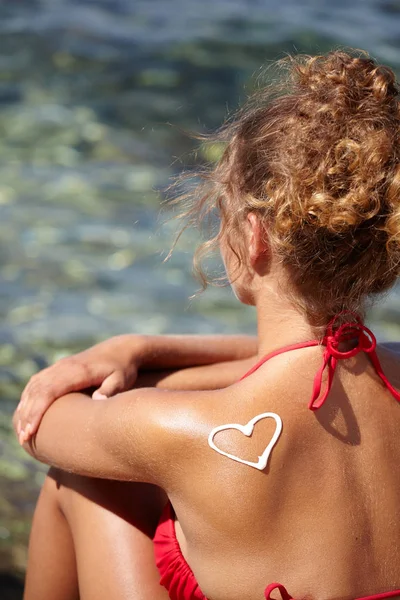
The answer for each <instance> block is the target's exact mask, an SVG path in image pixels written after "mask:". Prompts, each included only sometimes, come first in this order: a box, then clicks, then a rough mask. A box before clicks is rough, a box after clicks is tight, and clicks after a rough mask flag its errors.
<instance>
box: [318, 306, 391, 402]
mask: <svg viewBox="0 0 400 600" xmlns="http://www.w3.org/2000/svg"><path fill="white" fill-rule="evenodd" d="M346 316H348V317H350V319H351V320H349V321H346V322H345V323H343V324H342V325H337V321H338V320H339V319H340V318H341V317H346ZM355 339H356V340H357V344H356V346H354V347H353V348H351V350H346V351H342V350H340V349H339V347H340V344H341V343H343V342H348V341H350V340H355ZM322 344H323V345H324V346H326V348H325V351H324V354H323V363H322V365H321V367H320V369H318V371H317V373H316V375H315V379H314V385H313V393H312V396H311V400H310V402H309V404H308V408H309V409H310V410H313V411H316V410H318V409H319V408H321V406H322V405H323V404H324V402H325V400H326V399H327V397H328V394H329V392H330V391H331V387H332V382H333V376H334V374H335V370H336V366H337V363H338V360H345V359H346V358H352V357H353V356H356V355H357V354H359V353H360V352H366V353H367V354H368V355H369V358H370V360H371V362H372V364H373V366H374V368H375V371H376V373H377V374H378V375H379V377H380V378H381V380H382V382H383V383H384V385H385V386H386V387H387V388H388V389H389V391H390V392H391V393H392V395H393V396H394V397H395V398H396V400H397V401H398V402H400V393H399V392H398V391H397V390H396V389H395V388H394V387H393V386H392V384H391V383H390V381H389V380H388V379H387V377H386V375H385V374H384V372H383V369H382V365H381V363H380V361H379V358H378V356H377V354H376V338H375V336H374V334H373V333H372V331H371V330H370V329H369V328H368V327H367V326H366V325H364V324H363V322H362V320H361V317H360V316H359V315H357V314H355V313H352V312H347V311H346V312H343V313H339V314H338V315H336V316H335V317H334V318H333V319H332V321H330V323H329V325H328V328H327V331H326V335H325V337H324V339H323V341H322ZM325 369H328V380H327V384H326V389H325V391H324V392H323V393H322V394H321V388H322V376H323V374H324V371H325Z"/></svg>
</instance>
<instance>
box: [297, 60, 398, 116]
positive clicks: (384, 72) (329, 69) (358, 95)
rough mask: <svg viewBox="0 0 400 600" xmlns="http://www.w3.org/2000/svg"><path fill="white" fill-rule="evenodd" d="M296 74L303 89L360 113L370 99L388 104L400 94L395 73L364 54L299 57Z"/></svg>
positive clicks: (298, 83) (299, 85)
mask: <svg viewBox="0 0 400 600" xmlns="http://www.w3.org/2000/svg"><path fill="white" fill-rule="evenodd" d="M292 66H293V63H292ZM292 73H293V76H294V81H295V82H296V83H297V85H298V87H299V88H303V90H311V91H313V92H315V93H316V94H317V95H319V96H320V98H321V100H325V101H326V102H329V101H331V102H335V101H337V102H338V103H343V104H345V106H346V109H347V110H348V109H349V108H350V107H351V106H352V107H353V109H354V110H360V108H362V106H363V103H365V102H366V101H368V99H370V100H371V101H375V102H385V101H391V100H393V99H395V98H397V97H398V94H399V90H398V87H397V85H396V79H395V75H394V73H393V71H392V70H391V69H390V68H388V67H386V66H384V65H378V64H376V62H375V61H374V60H373V59H372V58H370V57H369V56H368V54H367V53H366V52H363V51H361V50H360V51H354V50H353V51H352V53H351V54H350V53H349V52H345V51H334V52H330V53H328V54H326V55H323V56H313V57H311V56H303V57H302V60H299V57H297V58H296V59H295V62H294V69H293V71H292Z"/></svg>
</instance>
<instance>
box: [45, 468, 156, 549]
mask: <svg viewBox="0 0 400 600" xmlns="http://www.w3.org/2000/svg"><path fill="white" fill-rule="evenodd" d="M47 479H48V480H50V481H49V483H48V484H47V485H48V487H50V488H51V489H52V490H53V491H54V490H57V492H56V493H57V500H58V503H59V506H60V509H61V511H62V512H63V513H64V515H65V516H66V517H67V518H68V517H71V516H72V514H73V512H76V510H79V511H81V510H82V507H83V505H84V506H85V512H86V511H87V510H90V509H91V508H92V509H95V508H96V510H97V509H99V508H101V509H102V511H101V513H102V516H105V514H107V512H108V513H109V514H110V515H116V516H118V517H119V518H122V519H123V520H124V521H126V522H127V523H128V524H129V525H131V526H134V527H136V528H138V529H140V530H141V531H142V532H143V533H145V534H146V535H148V536H149V537H153V535H154V531H155V528H156V526H157V523H158V521H159V518H160V515H161V512H162V509H163V507H164V506H165V503H166V500H167V496H166V494H165V492H164V491H163V490H161V489H160V488H158V487H157V486H154V485H151V484H146V483H137V482H124V481H112V480H107V479H95V478H91V477H85V476H81V475H75V474H73V473H67V472H65V471H60V470H59V469H56V468H53V467H52V468H51V469H50V470H49V473H48V477H47ZM45 485H46V482H45Z"/></svg>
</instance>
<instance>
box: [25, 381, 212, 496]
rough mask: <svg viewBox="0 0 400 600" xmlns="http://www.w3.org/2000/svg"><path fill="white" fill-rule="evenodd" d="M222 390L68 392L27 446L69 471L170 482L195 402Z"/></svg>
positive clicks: (37, 455) (50, 463)
mask: <svg viewBox="0 0 400 600" xmlns="http://www.w3.org/2000/svg"><path fill="white" fill-rule="evenodd" d="M219 393H221V392H168V391H163V390H156V389H149V388H146V389H140V390H132V391H129V392H125V393H123V394H118V395H117V396H115V397H114V398H112V399H110V400H105V401H102V402H98V401H96V400H93V399H92V398H90V397H89V396H85V395H83V394H70V395H68V396H63V397H62V398H60V399H59V400H58V401H57V402H54V404H52V406H51V407H50V408H49V410H48V411H47V412H46V414H45V415H44V417H43V419H42V421H41V424H40V426H39V429H38V431H37V433H36V434H35V435H34V436H33V437H32V438H31V440H30V441H29V442H28V443H25V444H24V447H25V449H26V450H27V451H28V452H29V453H30V454H32V455H33V456H34V457H35V458H37V459H38V460H40V461H41V462H44V463H46V464H49V465H52V466H55V467H58V468H60V469H63V470H65V471H70V472H73V473H77V474H80V475H86V476H90V477H102V478H107V479H118V480H126V481H143V482H148V483H155V484H157V485H161V486H164V487H167V488H168V486H169V482H170V481H171V478H173V476H174V471H175V470H174V469H173V468H171V465H174V464H177V463H176V461H178V460H179V453H181V449H182V438H186V437H187V432H188V426H187V423H188V421H190V420H191V419H190V413H191V411H192V408H191V405H192V406H193V407H195V406H196V403H197V401H198V399H199V397H202V398H203V399H204V395H205V394H219ZM183 400H184V402H183ZM17 418H18V417H17ZM193 420H194V419H193ZM15 421H16V419H14V426H15ZM24 426H26V424H25V423H24Z"/></svg>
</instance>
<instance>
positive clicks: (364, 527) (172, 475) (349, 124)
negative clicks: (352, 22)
mask: <svg viewBox="0 0 400 600" xmlns="http://www.w3.org/2000/svg"><path fill="white" fill-rule="evenodd" d="M284 64H285V65H286V66H287V67H288V78H286V80H285V81H284V83H283V84H282V87H281V88H279V90H278V92H279V93H276V87H275V88H273V89H272V91H271V89H270V88H269V89H268V90H266V91H264V92H261V93H259V94H257V95H256V97H255V98H253V99H251V100H250V101H249V102H248V103H247V105H246V106H245V107H244V109H242V110H241V111H240V112H239V113H238V115H236V117H235V118H234V119H233V120H232V121H231V122H229V123H228V124H227V126H226V127H225V128H224V129H223V131H222V133H221V136H222V139H223V140H225V141H226V142H227V144H226V148H225V151H224V154H223V156H222V158H221V160H220V162H219V163H218V165H217V166H216V168H215V169H214V171H213V172H212V173H210V174H209V175H208V176H207V178H206V181H205V184H204V185H205V186H206V189H205V190H202V191H201V193H200V192H199V193H198V194H197V195H196V194H194V196H193V197H192V200H193V204H192V206H191V208H189V211H188V212H187V213H186V216H187V217H188V218H189V220H193V219H194V218H195V217H196V215H199V214H200V215H202V216H204V215H206V216H207V215H209V214H210V213H211V212H212V211H213V210H215V209H216V208H217V209H218V211H219V214H220V217H221V228H220V231H219V233H218V235H217V236H216V238H215V239H214V240H212V242H214V243H215V242H217V243H218V244H219V247H220V250H221V254H222V258H223V260H224V264H225V267H226V271H227V275H228V278H229V280H230V282H231V285H232V286H233V289H234V291H235V293H236V295H237V297H238V299H239V300H240V301H241V302H243V303H247V304H252V305H254V306H255V307H256V310H257V321H258V336H257V343H256V342H255V341H254V340H251V339H246V338H233V339H229V338H223V337H222V338H218V337H217V338H209V339H206V340H204V339H202V338H201V337H200V338H198V337H193V338H192V337H188V338H182V337H176V338H174V337H170V338H169V337H166V338H155V339H154V338H135V340H133V341H132V339H131V338H129V337H123V338H117V339H114V340H111V341H110V342H105V343H103V344H101V345H99V346H97V347H94V348H93V349H91V350H89V351H87V352H86V353H83V354H82V355H78V356H77V357H73V358H71V359H67V360H66V361H62V362H61V363H59V364H56V365H55V366H53V367H51V368H50V369H49V370H47V372H46V371H45V372H44V373H42V374H39V375H38V376H36V377H35V378H34V379H33V380H32V382H31V383H30V384H29V385H28V387H27V389H26V391H25V392H24V395H23V398H22V401H21V403H20V406H19V408H18V409H17V411H16V415H15V418H14V423H15V428H16V430H17V433H18V435H19V438H20V442H21V443H22V444H24V447H25V448H26V450H27V451H28V452H30V453H31V454H33V456H35V457H36V458H38V459H39V460H41V461H43V462H46V463H47V464H50V465H51V466H52V469H51V470H50V473H49V477H48V478H47V480H46V482H45V484H44V487H43V490H42V493H41V496H40V499H39V503H38V506H37V509H36V514H35V518H34V523H33V529H32V535H31V545H30V558H29V565H28V574H27V585H26V593H25V598H26V600H36V599H37V598H40V599H41V600H46V599H47V598H54V597H57V598H58V599H59V600H72V599H75V598H78V597H80V598H82V599H84V600H87V599H91V598H96V600H98V599H102V598H107V599H108V600H110V599H113V598H115V599H117V598H118V599H125V598H146V599H147V598H152V599H153V598H154V599H156V600H158V599H160V600H162V599H165V598H168V597H170V598H172V599H173V600H192V599H198V600H205V599H206V598H208V599H210V600H258V599H261V598H262V597H263V595H265V597H266V598H270V597H271V593H272V595H273V597H275V595H274V594H276V593H278V591H280V593H281V595H282V597H283V598H285V599H287V598H290V597H292V596H293V597H295V598H302V597H309V598H315V599H319V598H321V599H322V598H337V599H339V598H342V599H350V598H361V597H390V596H392V597H393V596H395V595H399V596H400V590H399V588H400V571H399V568H398V565H399V563H400V545H399V540H400V477H399V475H398V464H399V461H400V442H399V441H398V440H399V436H398V429H399V426H400V406H399V401H400V393H399V392H398V391H397V388H400V376H399V361H398V358H397V357H396V355H395V354H393V353H391V352H390V351H387V350H385V349H383V348H378V349H376V348H375V338H374V336H373V334H372V332H370V331H369V330H368V329H367V328H366V327H365V325H364V324H363V318H362V316H363V314H364V311H365V307H366V304H367V302H368V301H369V299H370V298H371V297H372V296H373V295H374V294H377V293H380V292H382V291H384V290H387V289H388V288H389V287H390V286H391V285H393V283H394V282H395V281H396V278H397V276H398V274H399V269H400V150H399V148H400V103H399V94H398V89H397V87H396V83H395V79H394V75H393V73H392V72H391V71H390V69H388V68H386V67H383V66H379V65H377V64H376V63H375V62H374V61H373V60H372V59H370V58H369V57H368V56H367V55H365V54H364V53H359V54H356V53H347V52H342V51H336V52H332V53H329V54H327V55H326V56H319V57H297V58H295V59H287V60H286V61H284ZM209 245H210V244H209ZM211 245H212V243H211ZM256 344H257V345H256ZM255 354H257V357H255V356H253V358H251V357H252V355H255ZM254 363H255V364H254ZM250 365H254V366H253V367H252V368H251V369H250V371H248V368H249V366H250ZM163 369H169V372H166V371H163ZM246 371H247V373H245V372H246ZM244 373H245V376H244V377H243V374H244ZM137 374H138V377H137V380H136V387H135V389H130V388H131V387H132V386H133V383H134V381H135V378H136V375H137ZM67 377H69V380H70V382H68V383H67V382H66V378H67ZM92 385H94V386H99V385H100V388H99V389H98V390H97V391H96V392H95V393H94V394H93V398H90V397H89V396H87V395H85V394H84V393H69V394H68V395H65V396H62V397H61V398H58V400H57V401H56V402H53V400H54V399H55V397H58V396H60V395H62V394H65V393H66V392H67V391H69V392H71V391H74V390H80V389H83V388H85V387H88V386H92ZM149 385H150V386H153V387H147V388H146V387H142V386H149ZM124 390H129V391H124ZM115 392H120V393H117V394H115ZM108 398H109V399H108ZM101 399H102V401H100V400H101ZM310 409H311V410H310ZM39 423H40V425H39ZM93 478H94V479H93ZM128 481H129V482H137V483H122V482H128ZM161 490H163V492H161ZM166 497H167V498H168V502H167V504H165V503H166ZM164 505H165V507H164ZM161 511H162V516H161V518H160V513H161ZM159 519H160V520H159ZM158 520H159V522H158ZM157 523H158V525H157ZM154 531H155V536H154V545H155V553H156V563H157V567H158V570H159V572H160V574H161V583H162V584H163V586H164V587H165V588H166V589H167V590H168V593H167V592H166V591H165V590H164V589H163V588H162V587H160V586H159V584H158V582H159V574H158V573H157V570H156V566H155V563H154V559H153V547H152V544H153V542H152V536H153V534H154ZM43 573H45V574H46V577H45V578H43ZM277 581H280V582H282V583H283V584H284V585H285V587H283V586H282V585H280V584H274V583H271V582H277ZM274 590H275V591H274ZM372 594H375V595H378V596H371V595H372ZM278 595H279V594H278Z"/></svg>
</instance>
